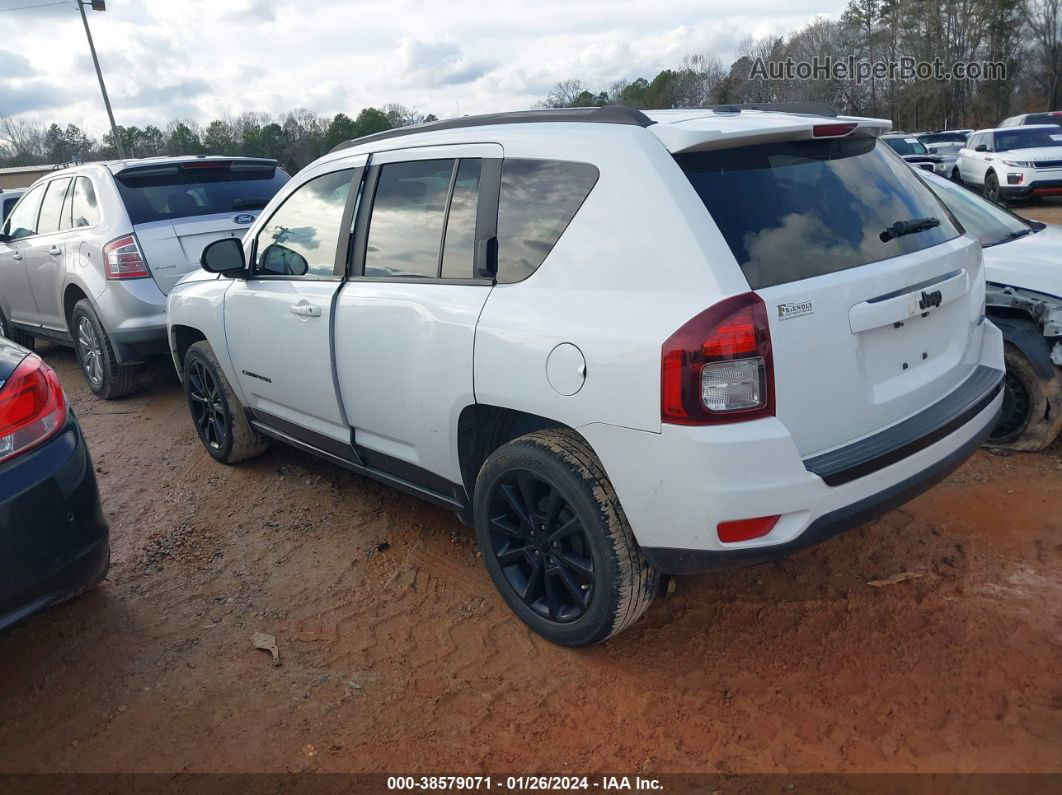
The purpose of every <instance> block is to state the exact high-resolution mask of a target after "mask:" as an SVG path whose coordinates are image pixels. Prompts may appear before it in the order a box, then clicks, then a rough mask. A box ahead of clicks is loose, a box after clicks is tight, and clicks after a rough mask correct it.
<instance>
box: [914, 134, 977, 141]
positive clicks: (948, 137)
mask: <svg viewBox="0 0 1062 795" xmlns="http://www.w3.org/2000/svg"><path fill="white" fill-rule="evenodd" d="M918 140H920V141H921V142H922V143H924V144H963V143H966V136H965V135H963V134H962V133H929V134H928V135H919V136H918Z"/></svg>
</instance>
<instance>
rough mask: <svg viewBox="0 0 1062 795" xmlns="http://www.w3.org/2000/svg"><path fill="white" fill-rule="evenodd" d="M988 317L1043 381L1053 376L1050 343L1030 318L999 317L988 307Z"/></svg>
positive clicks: (1053, 369) (1053, 368)
mask: <svg viewBox="0 0 1062 795" xmlns="http://www.w3.org/2000/svg"><path fill="white" fill-rule="evenodd" d="M988 317H989V318H990V319H991V320H992V323H994V324H995V325H996V326H998V327H999V330H1000V331H1001V332H1003V340H1004V341H1005V342H1009V343H1010V344H1011V345H1013V346H1014V347H1015V348H1017V349H1018V350H1019V351H1021V352H1022V354H1023V355H1024V356H1025V358H1026V359H1028V360H1029V364H1031V365H1032V367H1033V370H1035V371H1036V374H1037V375H1038V376H1040V377H1041V378H1043V379H1044V380H1045V381H1046V380H1049V379H1051V378H1053V377H1054V374H1055V367H1056V365H1055V363H1054V362H1053V361H1051V344H1050V343H1049V342H1048V341H1047V339H1046V338H1045V337H1044V335H1043V333H1042V332H1041V331H1040V329H1039V327H1037V326H1036V324H1035V323H1033V322H1032V321H1030V320H1022V319H1021V318H1013V317H999V316H997V315H995V314H994V313H993V312H992V310H991V307H989V311H988Z"/></svg>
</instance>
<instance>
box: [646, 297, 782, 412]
mask: <svg viewBox="0 0 1062 795" xmlns="http://www.w3.org/2000/svg"><path fill="white" fill-rule="evenodd" d="M771 416H774V362H773V359H772V356H771V334H770V330H769V327H768V324H767V307H766V306H765V305H764V303H763V299H762V298H760V297H759V296H758V295H756V293H743V294H741V295H735V296H732V297H730V298H727V299H725V300H723V301H720V302H719V303H718V304H716V305H715V306H713V307H711V308H709V309H706V310H705V311H704V312H701V313H700V314H699V315H697V316H696V317H695V318H693V319H692V320H690V321H689V322H688V323H686V324H685V325H684V326H683V327H682V328H680V329H679V330H678V331H676V332H675V333H674V334H672V335H671V336H670V337H669V338H668V339H667V341H666V342H665V343H664V345H663V348H662V350H661V365H660V419H661V421H662V422H668V423H672V424H675V425H711V424H716V423H726V422H738V421H741V420H751V419H759V418H761V417H771Z"/></svg>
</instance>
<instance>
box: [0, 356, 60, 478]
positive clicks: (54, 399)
mask: <svg viewBox="0 0 1062 795" xmlns="http://www.w3.org/2000/svg"><path fill="white" fill-rule="evenodd" d="M65 420H66V396H65V395H64V394H63V388H62V386H60V385H59V378H58V377H57V376H56V374H55V371H54V370H52V368H51V367H49V366H48V365H46V364H45V363H44V361H43V360H42V359H41V357H39V356H37V355H36V354H32V353H31V354H30V355H29V356H27V357H26V358H25V359H23V360H22V363H21V364H19V366H18V367H16V368H15V372H13V373H12V374H11V377H10V378H8V379H7V382H6V383H5V384H4V386H3V388H2V389H0V463H2V462H4V461H7V460H8V459H11V458H14V457H15V456H17V455H20V454H22V453H24V452H26V451H27V450H29V449H31V448H33V447H36V446H37V445H39V444H40V443H41V442H44V441H45V440H47V439H50V438H51V437H52V436H54V435H55V434H56V433H58V432H59V430H60V429H61V428H62V427H63V422H64V421H65Z"/></svg>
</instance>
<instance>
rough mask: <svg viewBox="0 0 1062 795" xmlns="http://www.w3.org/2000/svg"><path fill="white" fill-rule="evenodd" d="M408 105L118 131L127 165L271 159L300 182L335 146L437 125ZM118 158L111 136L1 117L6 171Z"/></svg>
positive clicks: (0, 150) (1, 160)
mask: <svg viewBox="0 0 1062 795" xmlns="http://www.w3.org/2000/svg"><path fill="white" fill-rule="evenodd" d="M434 120H435V116H434V115H432V114H427V115H423V114H420V113H418V112H417V111H416V110H415V109H412V110H411V109H409V108H407V107H405V106H404V105H386V106H385V107H383V108H374V107H369V108H363V109H362V110H361V112H360V113H358V114H357V115H356V116H354V117H353V118H351V117H350V116H348V115H347V114H345V113H337V114H336V115H335V116H332V117H331V118H327V117H320V116H315V115H314V114H313V113H311V112H310V111H308V110H306V109H305V108H299V109H296V110H293V111H291V112H289V113H287V114H285V115H284V116H282V117H280V118H272V117H270V116H269V115H268V114H264V113H245V114H243V115H242V116H238V117H235V118H230V119H214V120H213V121H211V122H210V123H209V124H207V125H206V126H200V125H199V124H197V123H196V122H194V121H172V122H170V123H169V124H168V125H167V126H166V127H165V128H164V129H162V128H159V127H157V126H155V125H148V126H146V127H135V126H133V127H123V126H121V125H119V126H118V128H117V133H118V136H119V140H120V141H121V144H122V147H123V149H124V151H125V155H126V157H153V156H156V155H248V156H254V157H272V158H275V159H276V160H278V161H279V162H280V164H281V165H282V166H284V168H285V169H286V170H287V171H288V172H289V173H292V174H294V173H295V172H296V171H298V170H299V169H300V168H302V167H303V166H305V165H306V164H307V163H310V162H312V161H313V160H316V159H317V158H318V157H320V156H321V155H323V154H325V153H326V152H328V151H329V150H331V149H332V148H333V147H334V146H336V144H339V143H342V142H343V141H349V140H350V139H352V138H359V137H361V136H363V135H370V134H372V133H376V132H382V131H383V130H389V129H391V128H393V127H404V126H406V125H409V124H419V123H422V122H426V121H434ZM116 157H118V150H117V148H116V147H115V145H114V138H113V135H112V134H111V133H109V132H108V133H106V134H105V135H104V136H103V137H102V138H100V139H98V140H97V139H94V138H92V137H91V136H89V135H88V134H86V133H85V132H84V131H83V130H82V129H80V128H79V127H78V126H77V125H76V124H67V125H65V126H63V125H60V124H58V123H52V124H49V125H43V124H34V123H31V122H29V121H26V120H24V119H18V118H12V117H7V116H0V166H31V165H39V164H42V163H48V164H61V163H70V162H75V161H91V160H109V159H114V158H116Z"/></svg>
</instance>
